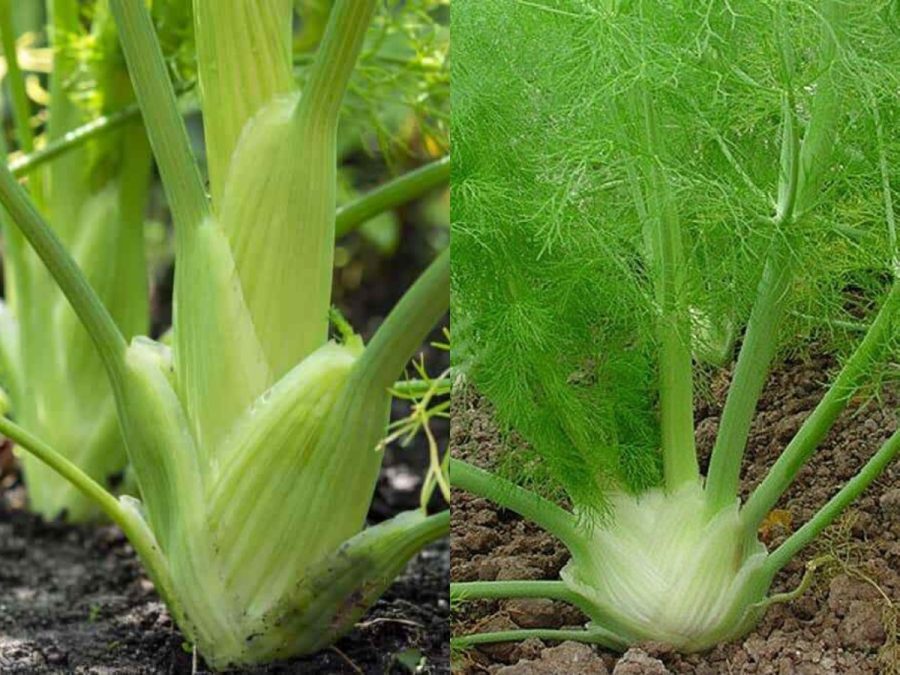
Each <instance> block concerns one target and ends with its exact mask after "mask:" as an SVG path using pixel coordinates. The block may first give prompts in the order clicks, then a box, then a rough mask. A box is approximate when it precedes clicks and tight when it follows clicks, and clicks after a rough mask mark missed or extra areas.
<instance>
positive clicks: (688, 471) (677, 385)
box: [637, 91, 700, 490]
mask: <svg viewBox="0 0 900 675" xmlns="http://www.w3.org/2000/svg"><path fill="white" fill-rule="evenodd" d="M637 106H638V109H639V110H640V114H641V119H642V122H643V129H642V134H643V138H642V143H643V145H644V152H645V154H646V155H647V156H646V157H645V158H644V174H645V177H646V180H647V183H648V185H649V188H648V197H647V204H646V208H647V213H648V216H649V219H648V223H647V225H648V227H647V229H646V233H647V238H648V244H649V255H650V258H651V262H652V265H653V268H654V271H655V291H656V298H657V303H658V304H659V309H660V312H659V321H658V324H657V331H658V333H659V342H660V348H659V409H660V430H661V433H662V452H663V471H664V474H665V480H666V486H667V487H668V488H669V490H675V489H677V488H678V487H679V486H681V485H683V484H685V483H696V482H697V481H698V480H699V478H700V469H699V467H698V464H697V451H696V447H695V442H694V409H693V406H694V385H693V361H692V358H691V331H690V321H689V318H688V313H687V306H686V303H685V301H684V291H685V289H684V286H685V260H684V250H683V249H684V242H683V241H682V231H681V221H680V219H679V216H678V210H677V208H676V207H675V205H674V202H673V199H672V195H671V193H670V188H669V183H668V180H667V177H666V176H665V174H664V172H663V169H662V167H661V166H660V165H659V153H660V148H661V141H660V138H659V129H658V125H657V121H656V115H655V113H654V110H653V105H652V101H651V99H650V95H649V94H648V93H647V92H646V91H641V92H639V94H638V103H637Z"/></svg>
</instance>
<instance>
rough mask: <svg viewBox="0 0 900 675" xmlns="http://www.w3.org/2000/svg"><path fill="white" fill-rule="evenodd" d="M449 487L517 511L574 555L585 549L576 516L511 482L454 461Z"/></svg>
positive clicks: (466, 463)
mask: <svg viewBox="0 0 900 675" xmlns="http://www.w3.org/2000/svg"><path fill="white" fill-rule="evenodd" d="M450 484H451V485H452V486H453V487H456V488H461V489H463V490H465V491H466V492H471V493H472V494H475V495H478V496H479V497H484V498H485V499H489V500H490V501H492V502H494V503H495V504H497V505H498V506H502V507H503V508H506V509H510V510H511V511H515V512H516V513H518V514H519V515H520V516H522V517H523V518H525V519H526V520H530V521H531V522H533V523H534V524H536V525H538V526H539V527H541V528H543V529H544V530H547V532H549V533H551V534H553V535H554V536H556V537H557V538H558V539H559V540H560V541H562V543H563V544H565V546H566V548H568V549H569V551H570V552H572V553H574V552H575V551H582V550H583V549H584V547H585V544H584V537H583V535H582V534H581V533H580V532H579V531H578V526H577V524H576V522H575V516H573V515H572V514H571V513H569V512H568V511H566V510H565V509H562V508H560V507H559V506H557V505H556V504H554V503H553V502H551V501H548V500H546V499H544V498H543V497H541V496H540V495H536V494H534V493H533V492H529V491H528V490H525V489H524V488H521V487H519V486H518V485H515V484H513V483H511V482H510V481H508V480H505V479H503V478H500V477H499V476H495V475H494V474H492V473H490V472H488V471H485V470H484V469H479V468H478V467H476V466H473V465H472V464H469V463H468V462H464V461H462V460H459V459H453V458H451V459H450Z"/></svg>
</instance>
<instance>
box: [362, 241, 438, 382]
mask: <svg viewBox="0 0 900 675" xmlns="http://www.w3.org/2000/svg"><path fill="white" fill-rule="evenodd" d="M449 306H450V249H446V250H444V251H443V252H442V253H441V254H440V255H439V256H438V257H437V258H436V259H435V261H434V262H433V263H431V265H429V267H428V269H427V270H425V271H424V272H423V273H422V275H421V276H420V277H419V278H418V279H417V280H416V283H414V284H413V285H412V287H410V289H409V290H408V291H406V293H405V294H404V295H403V298H401V300H400V302H398V303H397V305H396V306H395V307H394V309H392V310H391V313H390V314H389V315H388V317H387V319H385V320H384V323H382V324H381V326H379V328H378V330H377V331H376V333H375V337H373V338H372V341H371V342H370V343H369V345H368V346H367V347H366V350H365V352H364V353H363V355H362V356H361V357H360V359H359V362H358V365H357V369H358V370H357V372H359V373H360V376H361V377H364V378H365V379H366V380H367V382H368V383H370V384H372V385H374V386H375V387H376V388H378V389H380V390H381V391H384V390H385V389H388V388H390V387H391V386H392V385H393V384H394V381H395V379H396V378H397V374H398V373H400V372H402V371H403V367H404V366H405V365H406V364H407V362H408V361H409V360H410V359H411V358H412V357H413V356H414V355H415V353H416V350H417V349H419V346H420V345H421V344H422V340H424V339H425V337H426V336H427V335H428V333H429V332H430V331H431V330H432V329H433V328H434V325H435V324H436V323H437V322H438V321H439V320H440V318H441V317H442V316H443V315H444V313H445V312H446V311H447V309H448V307H449Z"/></svg>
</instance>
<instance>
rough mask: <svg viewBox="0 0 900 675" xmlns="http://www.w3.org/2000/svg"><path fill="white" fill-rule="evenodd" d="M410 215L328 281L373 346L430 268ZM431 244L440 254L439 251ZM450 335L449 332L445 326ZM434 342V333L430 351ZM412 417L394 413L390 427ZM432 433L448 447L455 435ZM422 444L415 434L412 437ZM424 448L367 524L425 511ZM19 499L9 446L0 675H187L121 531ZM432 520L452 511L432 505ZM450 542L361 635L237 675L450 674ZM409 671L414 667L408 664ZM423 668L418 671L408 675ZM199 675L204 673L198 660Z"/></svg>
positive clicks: (391, 595) (1, 498)
mask: <svg viewBox="0 0 900 675" xmlns="http://www.w3.org/2000/svg"><path fill="white" fill-rule="evenodd" d="M417 208H418V207H417V206H415V205H414V206H412V207H407V209H406V211H405V212H403V213H401V220H402V222H403V223H404V224H403V226H402V231H401V234H400V242H401V244H400V248H399V250H398V251H396V253H395V254H394V255H393V256H390V257H385V256H382V255H378V254H376V253H375V252H373V251H372V250H371V248H370V247H368V246H367V245H366V244H365V242H364V241H362V240H361V238H360V237H358V236H357V235H351V236H350V237H347V238H345V239H344V240H343V241H342V242H341V246H343V247H346V248H347V250H348V252H349V255H348V258H349V262H348V263H347V264H346V265H345V266H344V267H343V268H341V269H339V270H337V271H336V273H335V290H334V298H335V303H336V304H337V305H338V307H339V308H340V309H341V311H342V312H343V313H344V315H345V316H347V317H348V319H349V320H350V321H351V322H352V323H353V325H354V327H355V328H356V330H358V331H360V332H361V333H362V334H363V336H364V337H365V338H366V339H369V338H370V337H371V335H372V334H373V333H374V331H375V329H376V328H377V327H378V325H379V324H380V323H381V321H382V320H383V319H384V317H385V315H386V314H387V311H388V310H389V309H390V308H391V307H392V306H393V305H394V304H395V303H396V301H397V300H398V299H399V298H400V297H401V296H402V294H403V292H404V290H405V289H406V288H408V287H409V285H410V284H411V283H412V281H413V280H414V279H415V278H416V276H417V275H418V273H419V272H420V271H421V270H422V269H423V268H424V267H425V266H426V265H427V264H428V262H429V261H430V260H431V258H432V257H433V256H434V249H435V248H436V247H440V246H442V245H443V243H444V242H442V241H439V240H440V238H441V237H442V236H443V235H442V230H441V228H439V227H433V226H430V227H418V226H414V225H412V224H411V223H412V222H415V221H416V220H421V219H420V218H419V217H418V216H419V215H420V214H418V213H417V212H416V209H417ZM435 245H436V246H435ZM171 279H172V271H171V269H170V270H167V271H165V272H163V273H161V274H160V275H159V279H158V281H157V283H156V284H155V287H156V288H155V290H156V295H155V297H156V298H157V302H155V307H154V325H155V326H156V328H155V333H156V334H159V333H160V332H161V331H162V330H163V329H164V327H165V326H166V325H167V322H168V320H169V317H170V307H169V300H168V298H169V296H170V294H171ZM440 325H441V326H443V325H447V320H446V318H445V320H444V321H443V322H441V324H440ZM441 338H442V334H441V332H440V329H436V330H435V332H434V333H433V334H432V336H431V337H430V339H429V343H430V341H432V340H439V339H441ZM429 343H426V345H425V346H424V348H423V352H424V354H425V363H426V365H427V367H428V371H429V373H432V374H438V373H440V372H441V371H442V370H443V369H444V368H446V367H447V364H448V361H449V358H448V355H447V354H446V353H445V352H442V351H440V350H436V349H434V348H433V347H431V346H429ZM408 414H409V410H408V404H406V403H405V402H402V401H396V402H395V404H394V407H393V411H392V415H393V417H394V418H395V419H397V418H400V417H405V416H406V415H408ZM432 429H433V430H434V432H435V435H436V436H437V439H438V442H439V444H440V446H441V447H446V444H447V437H448V435H449V424H447V423H446V422H445V421H444V420H435V421H434V423H433V425H432ZM420 436H421V435H420ZM427 466H428V453H427V446H425V444H424V440H423V439H422V438H420V437H417V438H416V439H415V440H414V441H413V443H412V444H411V445H410V446H409V447H406V448H398V447H389V448H388V449H387V450H386V451H385V459H384V465H383V470H382V473H381V477H380V479H379V481H378V485H377V488H376V493H375V496H374V499H373V503H372V506H371V509H370V512H369V520H370V522H372V523H376V522H380V521H382V520H385V519H387V518H390V517H391V516H393V515H394V514H396V513H398V512H400V511H403V510H406V509H411V508H417V507H418V506H419V492H420V488H421V477H422V475H423V472H424V469H425V468H426V467H427ZM24 503H25V492H24V488H23V487H22V485H21V481H20V478H19V475H18V467H17V465H16V462H15V461H14V460H13V458H12V455H11V453H10V452H9V448H8V447H6V449H5V450H4V449H3V448H0V675H5V674H6V673H98V674H99V673H103V674H104V675H105V674H107V673H109V674H112V673H122V674H126V673H127V674H128V675H143V674H145V673H147V674H149V673H154V674H156V673H161V674H166V673H173V674H174V673H191V672H192V667H193V664H192V660H193V659H192V655H191V654H190V653H189V652H188V651H186V649H185V646H184V638H183V637H182V636H181V634H180V633H179V631H178V630H177V628H175V626H174V625H173V623H172V620H171V618H170V617H169V615H168V612H167V611H166V609H165V607H164V605H163V604H162V602H160V600H159V598H158V597H157V595H156V593H155V591H154V589H153V585H152V584H151V583H150V581H149V580H148V579H147V578H146V576H145V575H144V574H143V572H142V570H141V566H140V563H139V561H138V560H137V559H136V558H135V556H134V552H133V550H132V549H131V547H130V546H129V545H128V543H127V541H126V540H125V539H124V537H123V536H122V535H121V533H120V532H119V531H118V529H116V528H115V527H112V526H106V527H99V528H96V527H95V528H91V527H74V526H71V525H68V524H65V523H62V522H52V523H47V522H44V521H42V520H40V519H39V518H37V517H35V516H33V515H31V514H29V513H27V512H26V511H24V509H23V506H24ZM429 508H430V510H432V511H434V512H436V511H438V510H441V509H444V508H447V505H446V503H445V502H444V501H443V500H442V499H441V498H440V495H439V493H437V494H436V495H435V497H434V498H433V499H432V501H431V503H430V504H429ZM449 573H450V550H449V545H448V543H447V542H446V541H443V542H439V543H437V544H435V545H432V546H430V547H428V548H427V549H425V550H424V551H423V552H422V553H421V554H420V555H419V556H417V557H416V558H415V559H414V560H413V561H412V562H411V563H410V565H409V567H408V568H407V570H406V572H405V574H404V575H402V576H401V577H400V578H398V579H397V581H396V582H395V583H394V584H393V585H392V586H391V588H390V589H389V590H388V591H387V593H386V594H385V595H384V596H383V597H382V598H381V599H380V600H379V601H378V602H377V603H376V604H375V606H374V607H373V608H372V609H371V610H370V612H369V613H368V614H367V615H366V616H365V617H364V618H363V620H362V621H361V622H360V623H359V624H358V626H357V628H356V629H355V630H354V631H353V632H351V633H350V634H349V635H347V636H346V637H344V638H343V639H342V640H340V641H339V642H338V643H337V645H336V646H335V647H334V648H332V649H330V650H325V651H323V652H320V653H319V654H317V655H315V656H313V657H310V658H305V659H294V660H291V661H289V662H286V663H282V664H277V665H272V666H268V667H264V668H258V669H255V670H243V671H233V672H243V673H303V674H306V673H310V674H315V673H321V674H323V675H324V674H326V673H327V674H329V675H331V674H340V673H366V674H367V675H368V674H373V675H374V674H378V675H381V674H382V673H410V672H422V673H435V674H440V673H448V672H449V670H450V666H449V663H450V648H449V639H450V630H449V614H450V606H449V598H448V590H447V589H448V582H449ZM407 664H408V665H407ZM418 664H422V665H423V667H422V669H421V670H418V671H417V670H415V668H416V666H417V665H418ZM196 672H198V673H206V672H209V671H208V670H207V669H206V668H205V666H204V664H203V662H202V660H200V663H199V664H198V669H197V671H196Z"/></svg>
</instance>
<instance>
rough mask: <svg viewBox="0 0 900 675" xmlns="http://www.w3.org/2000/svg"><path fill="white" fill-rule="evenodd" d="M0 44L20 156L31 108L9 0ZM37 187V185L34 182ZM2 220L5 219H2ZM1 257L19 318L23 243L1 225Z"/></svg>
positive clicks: (23, 295) (2, 10)
mask: <svg viewBox="0 0 900 675" xmlns="http://www.w3.org/2000/svg"><path fill="white" fill-rule="evenodd" d="M0 40H2V42H3V54H4V57H5V59H6V68H7V78H8V81H7V86H8V88H9V94H10V100H11V101H12V104H13V105H12V114H13V121H14V122H15V126H16V137H17V140H18V143H19V148H20V149H21V150H22V151H23V152H31V151H32V150H33V149H34V131H33V130H32V128H31V105H30V103H29V102H28V96H27V94H26V92H25V80H24V78H23V77H22V70H21V68H20V67H19V58H18V54H17V52H16V30H15V21H14V16H13V8H12V0H0ZM0 135H2V136H3V138H2V139H0V149H2V151H3V156H4V157H6V155H7V153H8V148H7V145H6V135H5V134H0ZM37 182H38V183H39V182H40V181H37ZM4 220H5V217H4ZM3 230H4V239H5V244H6V247H5V251H4V254H5V257H6V260H5V262H6V265H5V267H8V268H9V270H8V271H7V272H6V274H5V280H6V299H7V302H8V303H9V307H10V308H11V309H12V311H13V312H14V315H16V316H18V315H20V314H21V311H22V307H23V306H26V305H27V304H29V300H28V268H27V266H26V264H25V257H24V241H23V239H22V234H21V232H19V231H18V230H17V229H16V228H15V227H8V226H7V224H6V223H4V228H3Z"/></svg>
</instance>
